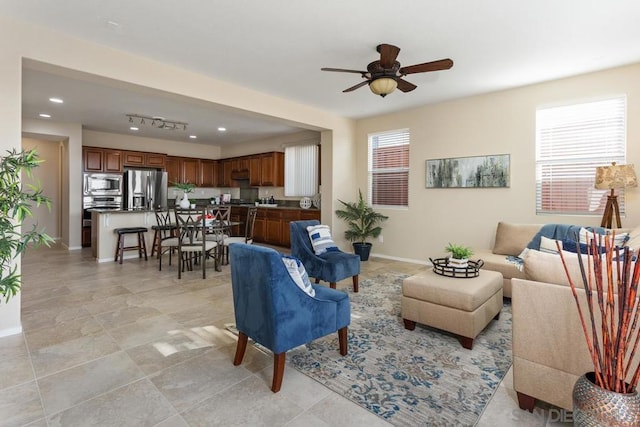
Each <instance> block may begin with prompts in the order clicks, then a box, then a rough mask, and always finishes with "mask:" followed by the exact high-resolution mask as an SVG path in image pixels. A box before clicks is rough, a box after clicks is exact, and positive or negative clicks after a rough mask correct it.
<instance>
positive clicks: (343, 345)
mask: <svg viewBox="0 0 640 427" xmlns="http://www.w3.org/2000/svg"><path fill="white" fill-rule="evenodd" d="M338 341H339V342H340V355H341V356H346V355H347V353H348V352H349V344H348V341H347V327H346V326H345V327H344V328H340V329H338Z"/></svg>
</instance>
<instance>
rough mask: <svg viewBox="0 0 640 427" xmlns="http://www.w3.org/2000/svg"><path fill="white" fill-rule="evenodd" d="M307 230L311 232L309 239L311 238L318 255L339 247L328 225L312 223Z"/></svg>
mask: <svg viewBox="0 0 640 427" xmlns="http://www.w3.org/2000/svg"><path fill="white" fill-rule="evenodd" d="M307 232H308V233H309V239H310V240H311V245H312V246H313V251H314V252H315V253H316V255H322V254H323V253H325V252H327V250H331V249H334V248H337V246H336V244H335V243H334V241H333V239H332V238H331V230H330V229H329V226H328V225H323V224H319V225H310V226H309V227H307Z"/></svg>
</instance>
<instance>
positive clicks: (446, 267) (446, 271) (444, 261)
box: [429, 258, 484, 279]
mask: <svg viewBox="0 0 640 427" xmlns="http://www.w3.org/2000/svg"><path fill="white" fill-rule="evenodd" d="M429 261H431V264H433V272H434V273H436V274H439V275H441V276H447V277H456V278H461V279H468V278H471V277H478V275H479V274H480V269H481V268H482V266H483V265H484V261H482V260H481V259H479V260H477V261H469V264H468V265H467V266H466V267H454V266H452V265H450V264H449V259H448V258H436V259H431V258H429Z"/></svg>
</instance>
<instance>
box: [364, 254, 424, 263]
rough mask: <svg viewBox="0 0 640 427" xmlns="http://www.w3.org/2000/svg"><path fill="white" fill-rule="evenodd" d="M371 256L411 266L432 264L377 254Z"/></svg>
mask: <svg viewBox="0 0 640 427" xmlns="http://www.w3.org/2000/svg"><path fill="white" fill-rule="evenodd" d="M371 256H373V257H377V258H384V259H391V260H394V261H402V262H409V263H411V264H421V265H428V266H431V263H430V262H429V261H428V260H421V259H411V258H400V257H395V256H390V255H382V254H375V253H372V254H371Z"/></svg>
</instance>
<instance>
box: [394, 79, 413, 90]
mask: <svg viewBox="0 0 640 427" xmlns="http://www.w3.org/2000/svg"><path fill="white" fill-rule="evenodd" d="M397 82H398V90H401V91H403V92H411V91H412V90H414V89H415V88H417V87H418V86H416V85H414V84H413V83H409V82H408V81H406V80H402V79H398V80H397Z"/></svg>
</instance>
